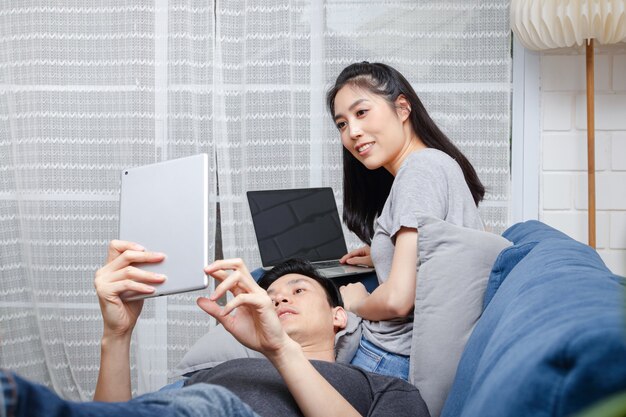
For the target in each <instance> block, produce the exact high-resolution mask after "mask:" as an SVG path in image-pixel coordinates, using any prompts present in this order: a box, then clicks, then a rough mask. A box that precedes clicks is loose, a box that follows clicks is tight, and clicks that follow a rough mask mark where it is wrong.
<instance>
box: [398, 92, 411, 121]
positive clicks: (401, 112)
mask: <svg viewBox="0 0 626 417" xmlns="http://www.w3.org/2000/svg"><path fill="white" fill-rule="evenodd" d="M395 105H396V111H397V112H398V117H400V120H402V121H403V122H404V121H405V120H406V119H408V118H409V115H410V114H411V103H409V100H407V99H406V97H405V96H404V94H400V95H399V96H398V98H397V99H396V101H395Z"/></svg>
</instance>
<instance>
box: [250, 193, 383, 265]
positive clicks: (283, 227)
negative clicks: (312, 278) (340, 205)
mask: <svg viewBox="0 0 626 417" xmlns="http://www.w3.org/2000/svg"><path fill="white" fill-rule="evenodd" d="M246 195H247V197H248V204H249V205H250V213H251V214H252V223H253V225H254V232H255V234H256V239H257V243H258V246H259V252H260V254H261V262H262V264H263V268H264V269H271V268H272V267H273V266H274V265H276V264H278V263H280V262H282V261H285V260H287V259H289V258H302V259H306V260H308V261H310V262H312V263H313V264H314V265H315V267H316V268H317V269H318V270H319V271H320V272H321V273H322V274H323V275H324V276H326V277H328V278H340V277H346V276H352V275H361V274H366V273H370V272H373V271H374V268H370V267H366V266H355V265H345V264H340V263H339V259H341V257H342V256H343V255H345V254H346V253H347V252H348V250H347V248H346V241H345V238H344V235H343V229H342V228H341V222H340V220H339V213H338V211H337V204H336V203H335V196H334V195H333V190H332V188H330V187H326V188H300V189H289V190H263V191H248V192H247V193H246Z"/></svg>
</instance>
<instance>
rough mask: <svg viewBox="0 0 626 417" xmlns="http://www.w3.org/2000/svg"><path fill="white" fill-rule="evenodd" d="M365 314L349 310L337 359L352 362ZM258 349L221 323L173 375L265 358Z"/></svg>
mask: <svg viewBox="0 0 626 417" xmlns="http://www.w3.org/2000/svg"><path fill="white" fill-rule="evenodd" d="M360 324H361V318H360V317H357V316H355V315H354V314H352V313H350V312H348V324H347V326H346V328H345V329H343V330H341V331H340V332H338V333H337V335H336V336H335V354H336V358H337V362H342V363H350V360H352V357H353V356H354V353H355V352H356V350H357V349H358V347H359V340H361V326H360ZM262 357H263V355H262V354H260V353H259V352H257V351H254V350H251V349H248V348H247V347H245V346H243V345H242V344H241V343H239V342H238V341H237V339H235V338H234V337H233V335H231V334H230V333H228V332H227V331H226V329H224V326H221V325H218V326H215V327H213V328H211V330H209V331H208V332H207V334H205V335H204V336H202V337H201V338H200V339H198V341H197V342H196V343H195V344H194V345H193V346H192V347H191V349H189V352H187V353H186V354H185V356H183V359H182V360H181V361H180V362H179V363H178V365H176V367H175V368H174V369H173V370H172V371H170V373H169V377H170V378H174V377H180V376H184V375H186V374H189V373H191V372H194V371H198V370H200V369H209V368H213V367H215V366H217V365H219V364H220V363H222V362H226V361H228V360H231V359H240V358H262Z"/></svg>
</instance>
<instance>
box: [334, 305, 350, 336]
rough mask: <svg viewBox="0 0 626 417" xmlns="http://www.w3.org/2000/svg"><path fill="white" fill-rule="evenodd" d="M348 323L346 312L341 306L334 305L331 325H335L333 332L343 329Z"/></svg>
mask: <svg viewBox="0 0 626 417" xmlns="http://www.w3.org/2000/svg"><path fill="white" fill-rule="evenodd" d="M347 325H348V313H346V310H344V309H343V307H335V308H333V326H334V327H335V332H339V331H340V330H343V329H345V328H346V326H347Z"/></svg>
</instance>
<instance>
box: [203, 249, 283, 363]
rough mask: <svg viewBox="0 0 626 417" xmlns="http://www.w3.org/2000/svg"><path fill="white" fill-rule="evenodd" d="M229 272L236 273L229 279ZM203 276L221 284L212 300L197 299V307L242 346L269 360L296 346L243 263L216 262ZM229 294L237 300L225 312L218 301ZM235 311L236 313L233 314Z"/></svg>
mask: <svg viewBox="0 0 626 417" xmlns="http://www.w3.org/2000/svg"><path fill="white" fill-rule="evenodd" d="M226 271H233V272H232V273H231V274H230V275H229V274H228V273H227V272H226ZM204 272H206V273H207V274H210V275H211V276H212V277H214V278H215V279H216V280H218V281H219V282H220V284H219V285H218V286H217V288H215V291H214V292H213V294H212V295H211V296H210V297H209V298H205V297H200V298H198V301H197V303H198V305H199V306H200V308H201V309H203V310H204V311H206V312H207V313H209V314H210V315H211V316H213V317H215V318H216V319H217V321H219V322H220V323H221V324H222V325H223V326H224V328H225V329H226V330H227V331H228V332H230V333H231V334H232V335H233V336H234V337H235V338H236V339H237V340H238V341H239V342H240V343H241V344H243V345H244V346H246V347H248V348H250V349H253V350H256V351H258V352H261V353H263V354H264V355H265V356H267V357H271V356H273V355H277V354H280V353H281V351H282V350H284V349H285V348H286V347H287V346H290V345H293V344H295V342H294V341H293V340H292V339H291V338H290V337H289V336H288V335H287V334H286V333H285V331H284V330H283V328H282V325H281V323H280V320H279V319H278V315H277V314H276V310H275V306H274V303H273V301H272V299H271V298H270V297H269V295H267V292H266V291H265V290H264V289H263V288H261V287H259V285H258V284H257V283H256V282H255V281H254V278H252V276H251V275H250V273H249V272H248V269H247V268H246V265H245V264H244V263H243V261H242V260H241V259H226V260H221V261H215V262H214V263H212V264H211V265H209V266H207V267H206V268H205V269H204ZM226 291H230V292H231V293H232V294H233V295H234V296H235V297H234V298H233V299H232V300H231V301H230V302H229V303H228V304H226V306H224V308H223V309H222V308H221V307H220V306H219V305H218V304H217V303H216V300H217V299H218V298H220V297H222V296H223V295H224V294H225V293H226ZM234 309H237V311H235V312H234V314H231V313H233V310H234ZM292 347H293V346H292Z"/></svg>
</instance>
